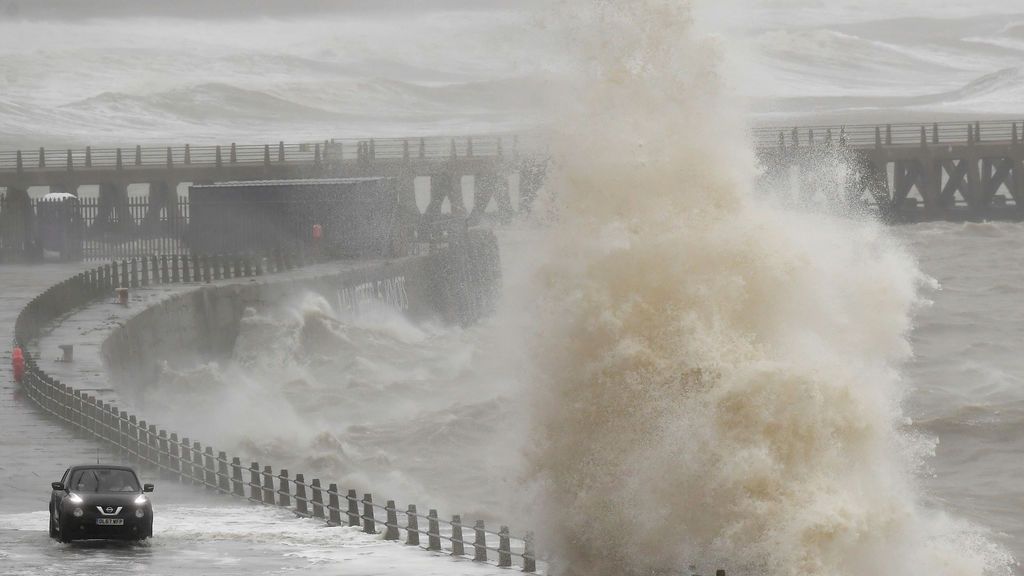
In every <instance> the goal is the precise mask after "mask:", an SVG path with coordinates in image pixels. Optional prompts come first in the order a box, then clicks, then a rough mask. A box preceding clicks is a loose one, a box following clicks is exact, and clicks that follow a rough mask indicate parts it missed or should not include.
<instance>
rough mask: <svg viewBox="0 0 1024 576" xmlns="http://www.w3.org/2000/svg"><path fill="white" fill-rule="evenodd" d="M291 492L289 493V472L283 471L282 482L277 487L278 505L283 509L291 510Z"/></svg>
mask: <svg viewBox="0 0 1024 576" xmlns="http://www.w3.org/2000/svg"><path fill="white" fill-rule="evenodd" d="M291 496H292V494H291V492H289V491H288V470H285V469H282V470H281V476H280V481H279V483H278V485H277V505H278V506H280V507H282V508H291V507H292V502H291V500H292V499H291Z"/></svg>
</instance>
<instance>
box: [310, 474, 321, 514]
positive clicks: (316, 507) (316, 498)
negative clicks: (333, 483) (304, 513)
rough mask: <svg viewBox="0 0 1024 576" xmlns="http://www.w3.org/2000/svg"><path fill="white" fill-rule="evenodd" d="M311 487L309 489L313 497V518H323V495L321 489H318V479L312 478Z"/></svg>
mask: <svg viewBox="0 0 1024 576" xmlns="http://www.w3.org/2000/svg"><path fill="white" fill-rule="evenodd" d="M311 484H312V485H311V486H310V488H309V491H310V493H311V496H312V497H313V518H323V517H324V494H323V488H321V487H320V479H319V478H313V482H312V483H311Z"/></svg>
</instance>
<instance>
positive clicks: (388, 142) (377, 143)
mask: <svg viewBox="0 0 1024 576" xmlns="http://www.w3.org/2000/svg"><path fill="white" fill-rule="evenodd" d="M524 139H525V141H523V140H524ZM524 145H525V146H527V147H529V148H530V149H535V148H536V147H537V146H538V141H537V140H536V139H534V138H531V137H530V136H524V137H522V138H521V137H520V136H519V135H515V134H498V135H476V136H474V135H470V136H458V137H450V136H431V137H418V138H381V139H331V140H324V141H322V142H300V143H285V142H283V141H282V142H277V143H276V144H254V145H253V144H234V143H232V144H228V145H212V146H211V145H204V146H192V145H189V144H185V145H168V146H141V145H137V146H134V147H120V148H118V147H113V148H93V147H91V146H87V147H85V148H72V149H64V148H46V147H41V148H34V149H30V150H0V172H11V171H14V172H21V171H24V170H80V169H90V168H115V169H130V168H133V167H147V168H172V167H189V166H218V167H219V166H236V165H273V164H283V163H294V164H307V165H320V164H328V165H329V164H333V163H338V162H343V161H374V160H396V159H405V160H412V159H430V160H438V159H449V158H492V157H506V156H508V157H513V158H514V157H516V156H517V155H518V154H519V153H520V152H521V151H522V149H523V146H524Z"/></svg>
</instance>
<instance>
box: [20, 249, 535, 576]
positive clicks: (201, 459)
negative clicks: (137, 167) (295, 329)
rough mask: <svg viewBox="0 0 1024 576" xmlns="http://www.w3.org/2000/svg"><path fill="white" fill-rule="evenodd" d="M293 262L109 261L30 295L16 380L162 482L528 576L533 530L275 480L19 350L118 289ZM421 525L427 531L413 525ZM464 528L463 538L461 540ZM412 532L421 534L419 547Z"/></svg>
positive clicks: (45, 406)
mask: <svg viewBox="0 0 1024 576" xmlns="http://www.w3.org/2000/svg"><path fill="white" fill-rule="evenodd" d="M300 264H301V261H299V260H296V259H294V258H293V257H289V256H288V255H285V254H278V255H276V256H275V257H272V258H257V257H242V256H232V257H224V258H221V257H216V256H214V257H189V256H187V255H185V256H173V255H172V256H161V257H153V258H136V259H131V260H123V261H121V262H114V263H112V264H108V265H105V266H101V267H99V268H94V269H92V270H89V271H87V272H82V273H80V274H77V275H75V276H73V277H71V278H69V279H67V280H65V281H63V282H61V283H59V284H56V285H54V286H52V287H50V288H49V289H48V290H46V291H45V292H43V293H42V294H40V295H39V296H37V297H35V298H34V299H32V300H31V301H30V302H29V303H28V305H27V306H26V307H25V308H24V309H23V310H22V311H21V313H20V314H19V315H18V318H17V321H16V322H15V331H14V345H15V346H17V347H20V348H21V349H22V350H23V354H24V358H25V372H24V376H23V378H22V382H21V384H22V387H23V389H24V390H25V392H26V396H27V397H28V398H29V399H31V400H32V401H33V402H34V403H35V404H36V405H38V406H39V407H40V408H41V409H42V410H43V411H44V412H46V413H48V414H50V415H52V416H53V417H55V418H57V419H59V420H60V421H62V422H63V423H65V424H67V425H68V426H70V427H72V428H74V429H77V430H80V431H82V432H84V433H85V434H87V435H89V436H92V437H94V438H96V439H97V440H99V441H101V442H104V443H106V444H108V445H110V446H111V447H112V448H113V449H114V450H115V451H116V452H117V453H118V455H119V456H120V457H121V458H123V459H125V460H128V461H132V462H135V463H137V464H139V465H140V466H146V467H149V468H151V469H154V470H157V471H159V473H160V474H161V475H162V476H163V477H165V478H168V479H174V480H177V481H179V482H182V483H185V484H192V485H194V486H198V487H202V488H204V489H207V490H210V491H213V492H217V493H219V494H225V495H231V496H234V497H237V498H240V499H245V500H248V501H250V502H254V503H259V504H264V505H268V506H276V507H281V508H286V509H289V510H292V511H293V512H295V514H297V515H298V516H302V517H307V518H314V519H319V520H322V521H324V522H325V523H327V524H328V525H332V526H341V525H348V526H353V527H355V526H359V527H361V528H362V531H363V532H366V533H368V534H377V533H378V524H380V525H381V526H382V527H383V536H384V538H385V539H387V540H403V539H404V541H405V543H406V544H408V545H414V546H419V547H421V548H425V549H426V550H430V551H434V552H443V551H444V552H449V553H450V554H451V555H452V556H456V557H470V558H472V560H474V561H479V562H491V561H493V562H494V563H495V564H496V565H497V566H499V567H511V566H513V559H514V558H518V559H519V560H518V565H519V566H520V567H521V568H522V570H523V571H524V572H534V571H536V569H537V555H536V551H535V545H534V538H533V534H532V533H529V532H527V533H526V534H524V535H522V536H521V537H515V536H513V535H512V533H511V532H510V530H509V529H508V527H507V526H501V527H500V528H499V529H498V530H493V529H489V528H487V526H486V524H485V523H484V521H483V520H476V521H475V522H474V523H473V524H471V525H470V524H466V523H463V521H462V518H461V516H459V515H454V516H452V517H451V520H446V519H443V518H441V517H440V516H439V515H438V513H437V511H436V510H434V509H430V510H429V511H428V512H427V514H422V513H420V512H419V511H418V509H417V507H416V506H415V505H409V506H408V507H407V508H406V509H405V510H400V509H399V508H398V507H397V506H396V505H395V502H394V501H393V500H388V501H386V503H385V504H384V505H381V504H380V503H379V501H376V502H375V501H374V499H373V496H372V494H369V493H367V494H364V495H363V496H362V497H358V496H357V493H356V491H355V490H347V491H345V492H342V491H341V490H339V489H338V486H337V485H336V484H330V485H328V486H327V487H326V488H325V487H324V486H323V484H322V483H321V481H320V480H319V479H312V480H310V481H307V480H306V479H305V476H304V475H303V474H295V475H294V476H291V475H290V474H289V472H288V470H285V469H280V470H279V471H278V473H276V474H275V473H274V472H273V468H272V467H271V466H264V467H262V468H261V467H260V464H259V463H257V462H252V463H251V464H250V465H249V466H248V467H246V466H244V465H243V464H242V463H241V461H240V459H239V458H238V457H229V456H228V455H227V454H226V453H225V452H223V451H216V450H215V449H214V448H213V447H212V446H209V445H206V446H204V445H203V444H202V443H201V442H198V441H195V440H194V439H191V438H188V437H179V435H178V434H177V433H175V432H171V433H168V432H167V431H166V430H165V429H163V428H158V427H157V425H156V424H151V423H148V422H146V421H145V420H141V419H138V418H137V417H136V416H135V415H133V414H129V413H128V412H126V411H123V410H119V409H118V408H117V407H116V406H115V405H113V404H111V403H105V402H104V401H103V400H99V399H97V398H96V397H95V396H93V395H90V394H88V393H86V392H85V391H82V390H78V389H76V388H74V387H72V386H70V385H67V384H65V383H63V382H60V381H59V380H56V379H55V378H53V377H51V376H50V375H48V374H47V373H46V372H45V371H43V370H42V369H41V368H40V367H39V365H38V364H37V362H36V359H35V358H33V357H32V356H31V354H29V353H28V351H27V350H26V347H27V345H28V344H29V343H31V342H33V341H35V340H36V339H38V337H39V335H40V334H41V333H42V330H43V328H44V327H45V326H46V325H48V324H50V323H51V322H53V321H54V320H56V319H57V318H59V317H60V316H62V315H64V314H66V313H68V312H70V311H72V310H74V309H75V308H78V307H81V306H84V305H86V304H88V303H90V302H92V301H94V300H96V299H98V298H102V297H104V296H108V295H110V294H111V293H112V292H114V291H115V290H116V289H117V288H120V287H140V286H147V285H149V284H171V283H189V282H199V281H203V282H209V281H212V280H217V279H222V278H248V277H253V276H260V275H263V274H267V273H275V272H279V271H284V270H288V269H290V268H293V267H296V266H298V265H300ZM246 476H248V479H246ZM421 523H422V524H425V526H426V529H424V528H421ZM469 532H471V533H472V539H470V538H469V537H468V536H467V533H469ZM403 533H404V536H403ZM421 536H423V537H425V538H426V545H425V546H424V545H423V544H422V543H421V541H420V537H421ZM492 553H493V555H492Z"/></svg>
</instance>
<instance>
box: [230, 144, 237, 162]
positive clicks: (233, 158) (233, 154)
mask: <svg viewBox="0 0 1024 576" xmlns="http://www.w3.org/2000/svg"><path fill="white" fill-rule="evenodd" d="M229 160H230V161H231V163H232V164H235V163H237V162H238V148H237V147H236V146H235V143H234V142H232V143H231V156H229Z"/></svg>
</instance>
